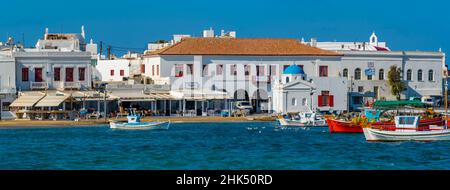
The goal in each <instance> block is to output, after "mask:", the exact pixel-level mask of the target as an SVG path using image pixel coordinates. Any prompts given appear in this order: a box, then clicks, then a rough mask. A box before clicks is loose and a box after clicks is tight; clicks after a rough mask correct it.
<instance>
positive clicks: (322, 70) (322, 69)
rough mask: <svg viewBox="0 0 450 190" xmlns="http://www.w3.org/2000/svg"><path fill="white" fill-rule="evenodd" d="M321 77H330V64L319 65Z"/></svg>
mask: <svg viewBox="0 0 450 190" xmlns="http://www.w3.org/2000/svg"><path fill="white" fill-rule="evenodd" d="M319 77H328V66H319Z"/></svg>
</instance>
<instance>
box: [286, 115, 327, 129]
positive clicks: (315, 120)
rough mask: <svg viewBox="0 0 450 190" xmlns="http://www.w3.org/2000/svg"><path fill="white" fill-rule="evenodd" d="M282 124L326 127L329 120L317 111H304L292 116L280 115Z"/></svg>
mask: <svg viewBox="0 0 450 190" xmlns="http://www.w3.org/2000/svg"><path fill="white" fill-rule="evenodd" d="M278 122H279V123H280V125H281V126H286V127H289V126H291V127H326V126H327V122H326V120H325V119H324V118H322V117H320V116H318V115H317V114H316V113H315V112H302V113H299V114H298V115H295V116H294V117H291V118H285V117H283V116H280V117H278Z"/></svg>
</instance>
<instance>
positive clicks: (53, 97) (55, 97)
mask: <svg viewBox="0 0 450 190" xmlns="http://www.w3.org/2000/svg"><path fill="white" fill-rule="evenodd" d="M69 97H70V95H68V94H64V93H51V94H50V93H49V94H47V96H45V97H44V98H42V99H41V100H40V101H39V102H38V103H37V104H36V105H35V107H58V106H59V105H61V103H63V102H64V101H65V100H66V99H67V98H69Z"/></svg>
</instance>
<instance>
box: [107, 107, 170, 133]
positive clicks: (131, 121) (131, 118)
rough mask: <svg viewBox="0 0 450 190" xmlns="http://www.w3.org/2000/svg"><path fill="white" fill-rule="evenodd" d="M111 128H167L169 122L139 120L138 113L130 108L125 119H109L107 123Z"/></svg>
mask: <svg viewBox="0 0 450 190" xmlns="http://www.w3.org/2000/svg"><path fill="white" fill-rule="evenodd" d="M109 126H110V128H111V129H132V130H150V129H154V130H158V129H169V126H170V121H169V122H159V121H154V122H141V117H140V115H138V114H136V112H135V110H130V114H128V116H127V121H111V122H110V123H109Z"/></svg>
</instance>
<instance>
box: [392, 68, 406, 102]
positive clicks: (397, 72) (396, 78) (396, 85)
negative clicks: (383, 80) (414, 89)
mask: <svg viewBox="0 0 450 190" xmlns="http://www.w3.org/2000/svg"><path fill="white" fill-rule="evenodd" d="M401 72H402V71H401V69H400V68H397V66H395V65H393V66H391V67H390V69H389V72H388V84H389V86H390V87H391V94H392V95H394V96H396V98H397V100H400V94H401V93H402V92H403V91H405V90H406V85H405V83H403V82H402V78H401Z"/></svg>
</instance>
